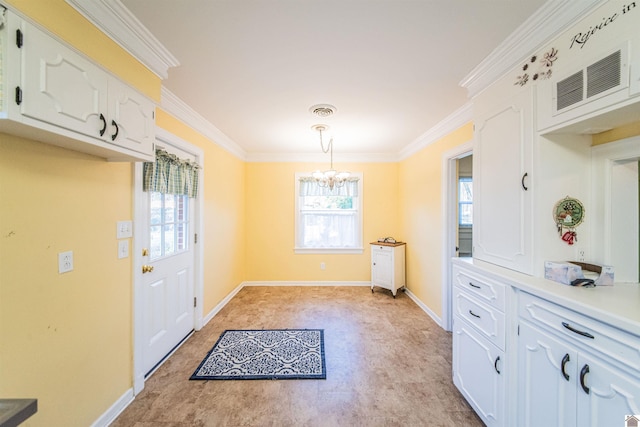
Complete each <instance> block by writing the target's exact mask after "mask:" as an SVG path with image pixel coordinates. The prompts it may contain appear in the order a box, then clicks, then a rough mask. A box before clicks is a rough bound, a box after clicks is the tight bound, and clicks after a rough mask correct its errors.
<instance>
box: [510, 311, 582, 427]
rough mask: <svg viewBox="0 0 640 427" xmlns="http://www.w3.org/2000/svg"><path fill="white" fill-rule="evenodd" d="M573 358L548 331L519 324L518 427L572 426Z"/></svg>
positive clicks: (573, 393) (575, 366) (574, 354)
mask: <svg viewBox="0 0 640 427" xmlns="http://www.w3.org/2000/svg"><path fill="white" fill-rule="evenodd" d="M577 358H578V354H577V352H576V351H575V350H573V349H571V348H570V347H568V346H566V345H565V344H563V343H562V342H560V341H558V340H557V339H555V338H553V337H551V336H550V335H549V334H547V333H544V332H542V331H541V330H539V329H537V328H535V327H533V326H530V325H529V324H527V323H525V322H521V323H520V336H519V337H518V392H517V399H518V403H517V413H518V425H519V426H531V427H538V426H540V427H548V426H564V427H567V426H574V425H576V385H577V380H578V378H577V363H578V360H577ZM563 372H564V373H565V374H566V375H567V377H568V379H567V378H565V376H564V375H563Z"/></svg>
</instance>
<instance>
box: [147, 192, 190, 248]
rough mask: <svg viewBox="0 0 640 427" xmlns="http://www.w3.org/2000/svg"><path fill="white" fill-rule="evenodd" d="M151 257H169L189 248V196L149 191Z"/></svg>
mask: <svg viewBox="0 0 640 427" xmlns="http://www.w3.org/2000/svg"><path fill="white" fill-rule="evenodd" d="M149 207H150V218H151V227H150V229H149V251H150V253H149V257H150V259H151V260H156V259H158V258H162V257H167V256H171V255H175V254H178V253H180V252H184V251H186V250H188V249H189V198H188V197H187V196H178V195H174V194H161V193H154V192H150V193H149Z"/></svg>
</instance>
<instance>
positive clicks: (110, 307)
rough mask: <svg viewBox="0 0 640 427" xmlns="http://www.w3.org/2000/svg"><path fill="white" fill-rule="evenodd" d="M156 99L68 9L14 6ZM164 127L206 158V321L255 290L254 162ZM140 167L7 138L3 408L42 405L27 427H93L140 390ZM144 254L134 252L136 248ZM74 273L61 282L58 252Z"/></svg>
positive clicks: (60, 4) (164, 122)
mask: <svg viewBox="0 0 640 427" xmlns="http://www.w3.org/2000/svg"><path fill="white" fill-rule="evenodd" d="M9 5H11V6H12V7H13V8H14V10H15V9H18V11H19V12H21V13H23V14H25V15H27V16H29V17H30V19H33V20H34V21H36V22H39V23H41V24H42V25H43V26H45V27H47V28H48V29H49V30H50V31H51V32H52V33H54V34H57V35H58V36H60V37H61V38H62V39H64V40H66V41H67V42H69V43H71V44H72V45H75V46H76V47H78V48H79V50H81V51H84V52H85V53H87V54H88V55H89V56H90V57H92V59H94V60H95V61H96V62H98V63H100V64H102V65H103V66H105V67H106V68H108V69H110V70H111V71H112V72H114V74H116V75H117V76H118V77H120V78H121V79H123V80H125V81H127V82H129V83H130V84H132V85H133V86H135V87H136V88H137V89H138V90H140V91H142V92H143V93H145V94H146V95H148V96H149V97H151V98H152V99H155V100H156V101H158V100H159V99H160V88H161V86H160V84H161V82H160V79H159V78H158V77H157V76H155V75H154V74H153V73H151V72H150V71H148V70H147V69H146V68H144V67H143V66H142V65H141V64H140V63H139V62H138V61H136V60H135V59H133V58H131V57H130V56H128V55H127V54H126V52H124V51H123V50H122V49H121V48H120V47H119V46H117V45H116V44H114V43H113V42H112V41H110V40H109V39H108V38H107V37H106V36H105V35H104V34H102V33H101V32H99V31H98V30H96V29H95V28H94V27H92V26H91V25H90V24H89V23H88V22H87V21H86V20H85V19H84V18H83V17H82V16H81V15H79V14H78V13H77V12H75V10H73V9H72V8H71V7H70V6H69V5H68V4H67V3H66V2H65V1H64V0H44V1H33V0H10V1H9ZM157 124H158V126H160V127H163V128H165V129H167V130H168V131H170V132H172V133H174V134H176V135H177V136H179V137H181V138H182V139H184V140H186V141H189V142H191V143H193V144H195V145H198V146H199V147H201V148H202V149H203V150H204V155H205V164H204V183H203V188H204V203H205V211H206V216H205V218H204V219H203V223H204V236H201V242H203V244H204V245H205V247H204V259H205V262H204V266H205V267H204V276H205V277H204V303H203V307H204V312H205V314H207V313H208V312H209V311H211V309H212V308H213V307H215V306H216V305H217V304H218V303H219V302H220V301H221V300H222V299H223V298H224V297H225V296H227V295H228V294H229V292H230V291H231V290H232V289H234V288H235V287H236V286H238V285H239V284H240V283H241V282H242V281H243V280H244V257H245V249H244V243H245V234H244V223H245V218H244V211H245V208H244V203H245V199H244V181H245V165H244V162H243V161H241V160H239V159H237V158H236V157H234V156H232V155H230V154H229V153H228V152H226V151H224V150H222V149H220V148H219V147H218V146H216V145H215V144H213V143H212V142H211V141H209V140H208V139H206V138H204V137H203V136H202V135H200V134H198V133H196V132H194V131H193V130H191V129H190V128H188V127H187V126H185V125H184V124H182V123H181V122H179V121H178V120H175V119H174V118H173V117H171V116H169V115H168V114H166V113H165V112H163V111H162V110H158V112H157ZM132 217H133V166H132V165H131V164H129V163H108V162H106V161H104V160H103V159H99V158H96V157H92V156H89V155H85V154H80V153H77V152H74V151H69V150H65V149H61V148H57V147H54V146H50V145H47V144H42V143H39V142H35V141H30V140H27V139H21V138H17V137H13V136H10V135H6V134H1V133H0V397H34V398H37V399H38V407H39V408H38V413H37V414H36V415H34V416H33V417H32V418H30V419H29V420H28V421H27V422H26V423H25V426H27V427H28V426H75V425H78V426H81V425H82V426H85V425H90V424H92V423H93V422H94V421H96V420H97V419H98V417H100V416H101V415H102V414H103V413H105V411H107V409H109V407H110V406H111V405H113V404H114V403H115V402H116V401H117V399H119V398H120V397H121V396H122V395H123V394H124V393H125V392H126V391H127V390H129V389H131V387H132V378H133V362H132V361H133V348H132V329H133V325H132V310H133V300H132V286H133V281H132V257H129V258H126V259H118V258H117V239H116V235H115V234H116V222H117V221H119V220H126V219H132ZM131 247H133V246H131ZM67 250H72V251H73V252H74V262H75V269H74V271H72V272H69V273H65V274H58V271H57V256H58V253H59V252H62V251H67Z"/></svg>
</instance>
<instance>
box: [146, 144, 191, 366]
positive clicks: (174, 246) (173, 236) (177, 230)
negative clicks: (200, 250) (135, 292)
mask: <svg viewBox="0 0 640 427" xmlns="http://www.w3.org/2000/svg"><path fill="white" fill-rule="evenodd" d="M163 148H164V149H165V150H166V151H169V152H170V153H172V154H175V155H177V156H178V157H179V158H181V159H190V160H194V156H193V155H190V154H189V153H187V152H185V151H183V150H181V149H179V148H177V147H173V146H166V147H165V146H163ZM140 172H141V171H140ZM138 191H139V193H138V195H139V197H140V200H141V203H140V210H141V212H142V213H143V215H141V216H142V217H143V221H142V222H143V224H141V242H143V250H142V266H141V270H142V279H141V283H140V287H141V288H140V291H141V300H142V301H141V302H140V303H139V304H138V306H137V309H139V310H141V311H142V316H140V317H139V318H140V319H141V327H140V332H141V335H142V337H141V341H142V345H141V348H140V351H141V353H142V358H141V364H142V368H143V372H144V373H145V374H148V373H149V372H150V371H152V370H153V368H154V367H155V366H156V365H157V364H158V363H160V362H161V361H162V360H163V359H164V358H165V356H167V354H169V353H170V352H171V351H172V350H173V349H174V348H175V347H176V346H177V345H178V344H180V342H181V341H182V340H183V339H184V338H185V337H186V336H188V335H189V333H191V331H192V330H193V329H194V327H195V310H196V307H195V305H196V304H195V298H194V296H195V289H194V265H195V254H196V251H195V248H194V246H195V241H194V240H195V239H194V235H195V234H194V233H195V231H196V226H195V221H194V218H195V217H196V215H195V211H196V205H197V202H196V200H195V199H193V198H189V197H188V196H183V195H174V194H161V193H157V192H143V191H141V190H138Z"/></svg>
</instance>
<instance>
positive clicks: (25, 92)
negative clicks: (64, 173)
mask: <svg viewBox="0 0 640 427" xmlns="http://www.w3.org/2000/svg"><path fill="white" fill-rule="evenodd" d="M5 14H8V15H9V16H8V17H9V24H5V28H2V29H0V31H2V32H3V35H4V37H6V38H8V39H10V40H8V41H5V43H4V50H5V51H6V52H7V54H8V55H9V56H10V57H13V58H15V59H18V60H16V61H12V62H11V63H7V64H5V70H3V71H4V72H6V73H7V74H6V76H2V80H3V84H4V85H6V86H9V87H8V89H10V92H11V93H14V92H15V98H14V99H10V100H8V103H9V104H10V105H8V108H7V115H6V116H4V117H3V118H7V119H8V120H7V121H0V131H4V132H7V133H14V134H17V135H21V136H26V137H29V138H32V139H36V140H39V141H42V142H47V143H52V144H55V145H59V146H63V147H65V148H69V149H72V150H76V151H82V152H86V153H89V154H93V155H97V156H100V157H104V158H107V159H109V160H123V161H138V160H152V159H153V147H154V140H155V118H154V114H155V105H154V103H153V102H152V101H150V100H149V99H147V98H146V97H144V96H143V95H141V94H140V93H139V92H137V91H135V90H133V89H132V88H130V87H129V86H127V85H125V84H124V83H122V82H121V81H120V80H118V79H117V78H115V77H114V76H112V75H111V74H109V73H107V72H106V71H104V70H103V69H102V68H100V67H98V66H97V65H96V64H94V63H93V62H92V61H90V60H88V59H87V58H86V57H84V56H82V55H80V54H79V53H77V52H76V51H74V50H73V49H71V48H69V47H67V46H65V45H64V44H62V43H60V42H59V41H58V40H56V39H54V38H53V37H51V36H50V35H49V34H47V33H46V32H44V31H42V30H40V29H39V28H37V27H36V26H34V25H32V24H30V23H29V22H27V21H24V20H21V19H19V18H17V17H16V16H15V15H12V14H10V13H9V12H5ZM13 67H16V68H18V70H19V71H18V72H17V73H15V70H13V69H12V68H13ZM9 76H15V77H13V78H10V77H9Z"/></svg>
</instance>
